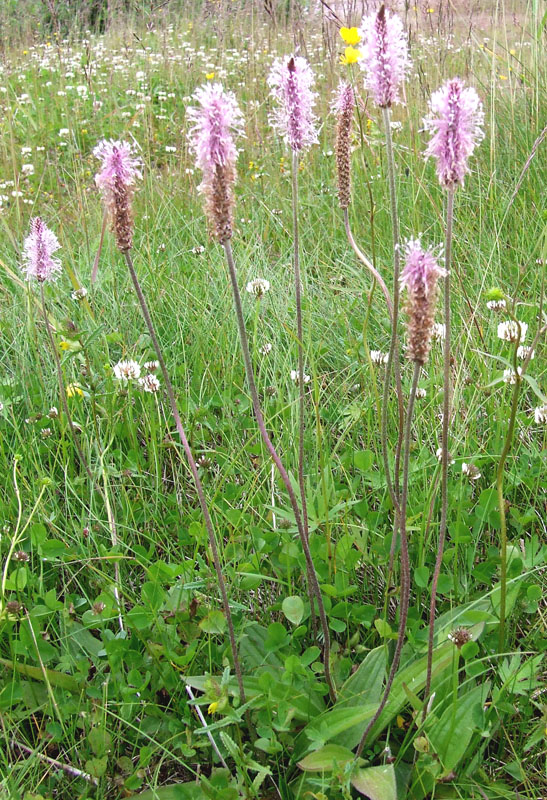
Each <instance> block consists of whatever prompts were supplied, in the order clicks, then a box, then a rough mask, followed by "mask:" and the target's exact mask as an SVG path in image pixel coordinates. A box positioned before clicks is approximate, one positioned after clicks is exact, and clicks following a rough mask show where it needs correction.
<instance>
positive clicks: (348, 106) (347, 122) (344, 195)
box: [334, 83, 355, 208]
mask: <svg viewBox="0 0 547 800" xmlns="http://www.w3.org/2000/svg"><path fill="white" fill-rule="evenodd" d="M334 108H335V111H336V114H337V123H336V170H337V176H338V200H339V201H340V208H347V207H348V206H349V203H350V199H351V128H352V123H353V110H354V108H355V93H354V91H353V87H352V86H351V84H349V83H341V84H340V86H339V88H338V92H337V95H336V100H335V103H334Z"/></svg>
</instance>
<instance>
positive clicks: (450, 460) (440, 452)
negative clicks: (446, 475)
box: [435, 447, 456, 466]
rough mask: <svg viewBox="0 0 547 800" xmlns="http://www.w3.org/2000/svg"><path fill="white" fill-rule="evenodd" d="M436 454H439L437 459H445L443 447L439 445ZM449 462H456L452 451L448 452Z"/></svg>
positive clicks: (450, 463)
mask: <svg viewBox="0 0 547 800" xmlns="http://www.w3.org/2000/svg"><path fill="white" fill-rule="evenodd" d="M435 455H436V456H437V461H442V460H443V449H442V447H437V452H436V453H435ZM448 463H449V465H450V466H452V464H455V463H456V462H455V459H453V458H452V454H451V453H449V454H448Z"/></svg>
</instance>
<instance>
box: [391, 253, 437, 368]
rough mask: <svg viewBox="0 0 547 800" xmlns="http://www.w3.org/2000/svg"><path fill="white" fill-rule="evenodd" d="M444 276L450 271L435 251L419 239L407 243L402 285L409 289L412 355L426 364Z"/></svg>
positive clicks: (409, 339) (409, 332)
mask: <svg viewBox="0 0 547 800" xmlns="http://www.w3.org/2000/svg"><path fill="white" fill-rule="evenodd" d="M443 275H446V272H445V270H444V269H442V267H439V264H438V263H437V258H436V257H435V255H434V254H433V252H432V251H431V250H424V249H423V248H422V246H421V244H420V241H419V240H418V239H411V240H410V241H409V242H408V243H407V245H406V261H405V267H404V269H403V271H402V273H401V286H403V287H405V288H406V290H407V292H408V301H407V308H406V311H407V317H408V320H407V331H408V351H407V352H408V357H409V358H410V359H411V360H412V361H417V362H419V363H420V364H425V362H426V361H427V357H428V355H429V350H430V348H431V337H432V333H433V326H434V319H435V306H436V302H437V281H438V279H439V278H440V277H441V276H443Z"/></svg>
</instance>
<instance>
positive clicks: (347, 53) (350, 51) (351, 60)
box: [340, 47, 361, 64]
mask: <svg viewBox="0 0 547 800" xmlns="http://www.w3.org/2000/svg"><path fill="white" fill-rule="evenodd" d="M360 58H361V51H360V50H358V49H357V48H356V47H346V49H345V50H344V55H343V56H340V63H341V64H356V63H357V62H358V61H359V59H360Z"/></svg>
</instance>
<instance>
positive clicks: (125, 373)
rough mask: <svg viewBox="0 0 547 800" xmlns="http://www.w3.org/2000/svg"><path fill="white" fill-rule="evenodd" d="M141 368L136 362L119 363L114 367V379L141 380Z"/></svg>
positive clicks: (125, 380)
mask: <svg viewBox="0 0 547 800" xmlns="http://www.w3.org/2000/svg"><path fill="white" fill-rule="evenodd" d="M140 375H141V368H140V366H139V364H137V362H136V361H131V360H126V361H118V363H117V364H115V365H114V377H115V378H116V380H118V381H124V382H127V381H136V380H137V379H138V378H140Z"/></svg>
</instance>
